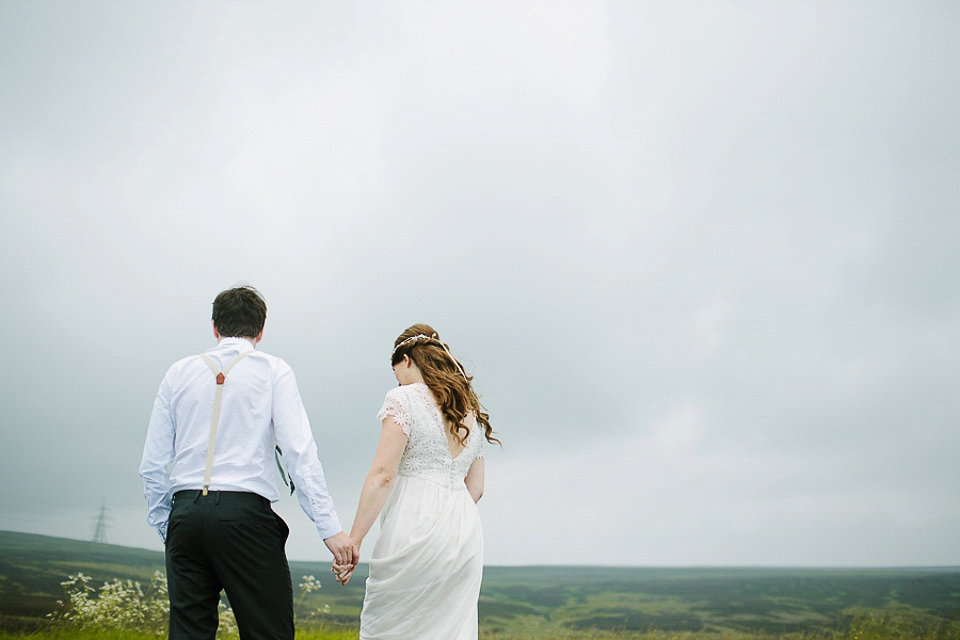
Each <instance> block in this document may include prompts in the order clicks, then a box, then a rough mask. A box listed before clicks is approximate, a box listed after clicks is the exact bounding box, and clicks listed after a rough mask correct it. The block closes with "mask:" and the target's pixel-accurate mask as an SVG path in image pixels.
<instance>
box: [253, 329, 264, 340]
mask: <svg viewBox="0 0 960 640" xmlns="http://www.w3.org/2000/svg"><path fill="white" fill-rule="evenodd" d="M261 340H263V329H260V333H258V334H257V337H256V338H254V340H253V342H254V344H259V343H260V341H261Z"/></svg>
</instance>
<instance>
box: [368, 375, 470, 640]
mask: <svg viewBox="0 0 960 640" xmlns="http://www.w3.org/2000/svg"><path fill="white" fill-rule="evenodd" d="M388 415H389V416H393V419H394V421H396V423H397V424H398V425H400V426H401V427H402V428H403V431H404V433H406V434H407V436H408V440H407V447H406V449H405V450H404V452H403V457H402V458H401V460H400V467H399V470H398V472H397V481H396V484H395V485H394V487H393V490H392V491H391V492H390V497H389V498H388V499H387V503H386V505H385V506H384V508H383V513H382V515H381V519H380V538H379V539H378V540H377V544H376V545H375V546H374V548H373V554H372V557H371V559H370V577H369V578H367V586H366V595H365V596H364V599H363V611H362V613H361V614H360V639H361V640H374V639H376V640H383V639H387V638H389V639H391V640H401V639H402V640H431V639H435V640H465V639H467V638H469V639H470V640H476V638H477V600H478V599H479V596H480V582H481V578H482V573H483V535H482V533H481V531H480V514H479V511H478V510H477V505H476V504H475V503H474V501H473V498H472V497H471V496H470V493H469V492H468V491H467V489H466V485H465V484H464V482H463V479H464V477H465V476H466V474H467V471H468V470H469V469H470V465H471V464H473V461H474V460H476V459H477V458H479V457H482V456H483V429H482V428H481V427H478V426H477V425H476V423H475V422H473V424H471V425H470V435H469V436H468V437H467V441H466V444H465V446H464V449H463V451H462V452H461V453H460V454H459V455H458V456H457V457H456V458H452V457H451V456H450V452H449V450H448V449H447V437H446V434H445V432H444V428H445V427H444V424H443V417H442V415H441V413H440V409H439V408H438V407H437V404H436V401H435V400H434V398H433V394H432V393H431V392H430V389H429V387H427V385H425V384H422V383H414V384H409V385H404V386H401V387H396V388H394V389H391V390H390V391H389V392H388V393H387V397H386V400H385V401H384V403H383V408H382V409H381V410H380V413H379V416H378V417H379V419H380V420H381V421H382V420H383V419H384V417H386V416H388Z"/></svg>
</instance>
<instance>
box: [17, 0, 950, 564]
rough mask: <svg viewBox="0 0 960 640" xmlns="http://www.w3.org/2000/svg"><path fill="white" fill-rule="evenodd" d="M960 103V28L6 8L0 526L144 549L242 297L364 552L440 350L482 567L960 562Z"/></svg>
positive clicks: (272, 9)
mask: <svg viewBox="0 0 960 640" xmlns="http://www.w3.org/2000/svg"><path fill="white" fill-rule="evenodd" d="M958 78H960V4H957V3H955V2H898V3H888V2H878V1H875V0H871V1H869V2H845V3H835V2H795V3H790V2H730V3H726V2H695V3H694V2H656V3H654V2H633V1H630V2H609V3H607V2H599V1H597V2H583V3H575V2H563V1H559V0H558V1H557V2H537V3H530V2H503V3H497V2H487V1H484V2H457V3H442V2H435V3H426V2H415V3H414V2H395V3H387V2H369V3H358V2H326V3H317V2H309V3H302V4H301V3H253V2H245V3H217V2H205V3H186V2H183V3H177V2H159V3H146V2H138V3H116V2H109V3H97V2H64V3H52V2H35V1H29V2H11V1H9V0H3V1H2V2H0V215H2V225H3V226H2V234H0V254H2V255H0V265H2V267H0V268H2V273H0V295H2V301H3V312H2V324H0V332H2V334H0V335H2V336H3V339H4V366H3V367H2V368H0V400H2V414H0V415H2V418H0V419H2V421H3V427H2V428H3V446H2V450H0V528H3V529H14V530H20V531H31V532H38V533H45V534H51V535H62V536H68V537H77V538H90V537H91V535H92V533H93V525H94V518H95V516H96V514H97V512H98V510H99V508H100V505H101V503H102V502H103V501H106V505H107V507H108V509H109V515H110V516H111V518H112V519H111V521H110V527H109V530H108V533H107V535H108V538H109V540H110V541H111V542H116V543H120V544H128V545H135V546H145V547H149V548H156V549H159V548H160V543H159V539H158V538H157V536H156V534H155V533H154V532H153V531H152V530H151V529H149V528H148V527H147V525H146V524H145V503H144V500H143V498H142V493H141V492H142V488H141V484H140V480H139V477H138V476H137V466H138V464H139V460H140V453H141V450H142V446H143V438H144V434H145V429H146V423H147V418H148V416H149V412H150V408H151V404H152V401H153V397H154V395H155V393H156V389H157V386H158V384H159V382H160V379H161V378H162V376H163V374H164V372H165V371H166V369H167V367H168V366H169V365H170V364H171V363H172V362H173V361H175V360H176V359H178V358H180V357H182V356H185V355H188V354H191V353H197V352H200V351H202V350H204V349H206V348H208V347H209V346H211V345H212V344H213V337H212V334H211V329H210V326H209V314H210V303H211V301H212V300H213V297H214V296H215V295H216V293H217V292H218V291H220V290H222V289H224V288H227V287H230V286H233V285H235V284H237V283H240V282H244V283H250V284H253V285H254V286H256V287H258V288H259V289H260V290H261V291H262V293H263V294H264V296H265V297H266V300H267V303H268V305H269V314H268V320H267V327H266V335H265V338H264V340H263V342H262V343H261V348H262V349H263V350H265V351H268V352H270V353H273V354H275V355H278V356H280V357H283V358H284V359H286V360H287V361H288V362H289V363H290V364H291V365H292V366H293V367H294V370H295V371H296V372H297V375H298V380H299V384H300V390H301V394H302V396H303V399H304V402H305V404H306V406H307V410H308V412H309V415H310V418H311V421H312V425H313V430H314V433H315V435H316V437H317V440H318V443H319V445H320V450H321V459H322V461H323V463H324V466H325V469H326V471H327V476H328V481H329V484H330V487H331V490H332V493H333V495H334V498H335V500H336V501H337V504H338V507H339V510H340V513H341V518H342V520H343V521H344V524H345V526H347V527H349V523H350V522H351V521H352V518H353V511H354V509H355V507H356V502H357V499H358V496H359V489H360V485H361V482H362V480H363V478H364V476H365V475H366V472H367V470H368V467H369V464H370V461H371V459H372V455H373V451H374V447H375V445H376V441H377V437H378V435H379V425H378V423H377V421H376V413H377V410H378V409H379V407H380V403H381V402H382V399H383V394H384V393H385V392H386V391H387V390H388V389H389V388H390V387H391V386H392V385H393V384H395V381H394V379H393V377H392V375H391V372H390V368H389V363H388V357H389V353H390V349H391V345H392V341H393V339H394V337H395V336H396V335H397V334H398V333H399V332H400V331H402V330H403V329H404V328H405V327H407V326H408V325H410V324H412V323H414V322H428V323H430V324H432V325H433V326H435V327H436V328H437V329H438V331H439V332H440V334H441V336H442V337H443V338H444V339H445V340H447V341H448V342H449V343H450V345H451V347H452V349H453V351H454V353H455V354H456V355H457V356H458V357H460V358H462V359H463V360H465V361H466V362H467V363H469V364H470V367H471V368H472V371H473V372H474V373H475V375H476V386H477V389H478V391H479V392H480V393H481V394H482V395H483V400H484V402H485V404H486V406H487V408H488V409H489V412H490V414H491V416H492V420H493V424H494V427H495V428H496V429H497V431H498V434H499V436H500V437H501V439H502V440H503V443H504V447H503V450H502V451H500V450H497V449H496V448H488V450H487V451H488V454H487V468H488V471H487V477H488V480H487V491H486V495H485V496H484V498H483V500H482V501H481V513H482V516H483V520H484V529H485V536H486V560H487V562H488V563H490V564H527V563H565V564H632V565H745V564H749V565H926V564H931V565H960V470H958V469H960V465H958V459H960V430H958V422H960V421H958V419H960V394H958V390H960V364H958V363H960V358H958V354H960V300H958V285H960V257H958V256H960V251H958V241H960V215H958V213H960V211H958V204H960V126H958V125H960V123H958V116H957V114H958V113H960V83H958ZM277 510H278V511H279V512H280V513H281V514H282V515H284V517H285V519H286V520H287V521H288V523H289V524H290V525H291V529H292V535H291V539H290V543H289V545H288V552H289V554H290V556H291V557H292V558H295V559H319V560H326V559H327V557H328V554H327V552H326V550H325V549H324V548H323V547H322V544H321V542H320V541H319V539H318V537H317V535H316V532H315V530H314V529H313V528H312V525H311V524H310V523H309V521H308V520H307V518H306V517H305V516H304V515H303V514H302V513H300V511H299V507H298V506H297V504H296V501H295V500H294V499H292V498H285V499H284V500H282V501H281V503H280V504H279V505H278V506H277ZM371 548H372V547H371ZM369 550H370V549H365V552H366V553H365V555H366V554H368V553H369Z"/></svg>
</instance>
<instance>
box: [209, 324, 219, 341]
mask: <svg viewBox="0 0 960 640" xmlns="http://www.w3.org/2000/svg"><path fill="white" fill-rule="evenodd" d="M211 322H212V323H213V337H214V338H216V339H217V340H219V339H220V332H219V331H217V324H216V323H215V322H213V321H211Z"/></svg>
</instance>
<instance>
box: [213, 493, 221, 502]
mask: <svg viewBox="0 0 960 640" xmlns="http://www.w3.org/2000/svg"><path fill="white" fill-rule="evenodd" d="M216 493H217V499H216V500H214V501H213V504H220V496H222V495H223V492H222V491H217V492H216Z"/></svg>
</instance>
